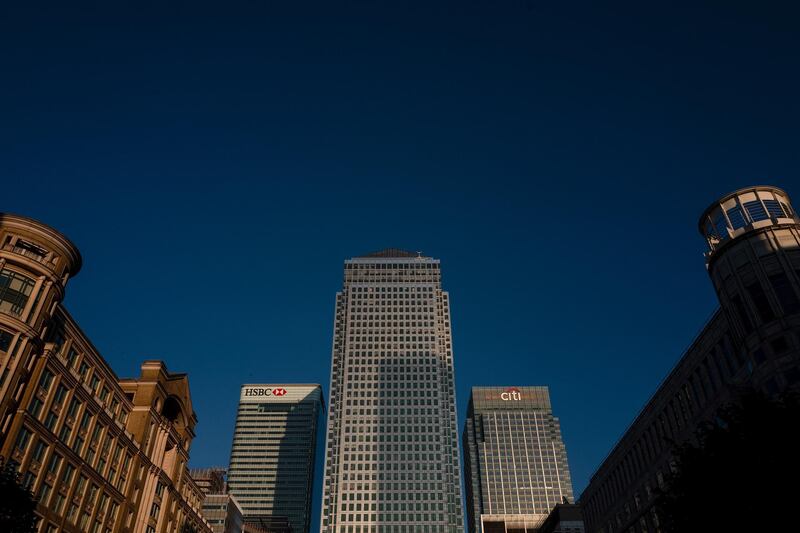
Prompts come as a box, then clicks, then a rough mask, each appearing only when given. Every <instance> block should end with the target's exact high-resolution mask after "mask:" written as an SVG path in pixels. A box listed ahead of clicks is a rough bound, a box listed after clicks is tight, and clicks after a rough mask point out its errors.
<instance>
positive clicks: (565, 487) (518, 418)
mask: <svg viewBox="0 0 800 533" xmlns="http://www.w3.org/2000/svg"><path fill="white" fill-rule="evenodd" d="M462 438H463V447H464V484H465V487H466V501H467V517H468V521H469V530H470V533H508V532H515V533H525V532H526V531H528V532H534V531H536V530H537V528H538V527H539V525H540V524H541V523H542V521H543V520H544V519H545V518H546V517H547V515H548V513H549V512H550V511H551V509H553V507H555V505H556V504H559V503H561V502H563V501H564V499H565V498H566V499H567V500H570V501H571V500H572V497H573V495H572V480H571V478H570V473H569V465H568V463H567V452H566V448H565V446H564V441H563V440H562V438H561V426H560V423H559V420H558V418H556V417H555V416H553V411H552V408H551V406H550V392H549V390H548V388H547V387H472V395H471V396H470V400H469V407H468V410H467V418H466V422H465V424H464V432H463V434H462Z"/></svg>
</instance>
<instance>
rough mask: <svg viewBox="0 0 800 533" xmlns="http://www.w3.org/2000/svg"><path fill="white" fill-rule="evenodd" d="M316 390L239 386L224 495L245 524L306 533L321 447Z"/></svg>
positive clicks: (319, 393) (309, 387)
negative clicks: (237, 507) (231, 500)
mask: <svg viewBox="0 0 800 533" xmlns="http://www.w3.org/2000/svg"><path fill="white" fill-rule="evenodd" d="M323 409H324V406H323V399H322V388H321V387H320V386H319V385H292V384H285V383H284V384H278V385H276V384H269V385H263V384H258V385H242V389H241V393H240V396H239V412H238V414H237V416H236V428H235V430H234V434H233V446H232V448H231V464H230V468H229V469H228V492H230V494H232V495H233V496H234V497H235V498H236V500H237V501H238V502H239V505H240V506H241V508H242V514H243V515H244V520H245V522H247V523H250V524H253V525H256V526H260V527H262V528H263V529H267V530H269V531H274V530H275V529H276V524H286V523H287V522H288V524H289V526H290V527H291V532H292V533H306V532H308V531H309V529H310V528H311V501H312V498H313V488H314V467H315V461H316V458H317V457H318V455H317V446H318V444H319V445H320V447H321V443H322V435H318V432H319V433H321V430H322V425H321V424H319V415H320V412H321V411H322V410H323Z"/></svg>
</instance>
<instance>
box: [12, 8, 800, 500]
mask: <svg viewBox="0 0 800 533" xmlns="http://www.w3.org/2000/svg"><path fill="white" fill-rule="evenodd" d="M163 3H164V2H160V1H146V2H121V1H114V2H99V1H98V2H93V3H91V4H86V5H84V6H82V7H78V6H77V5H75V4H71V3H58V4H60V5H50V6H44V5H42V4H40V3H38V2H14V3H12V2H4V3H3V4H2V6H0V46H1V48H0V49H1V50H2V54H1V55H0V78H1V79H2V82H1V83H0V191H2V192H0V210H4V211H9V212H15V213H20V214H23V215H27V216H31V217H34V218H37V219H40V220H42V221H44V222H46V223H48V224H50V225H52V226H54V227H56V228H58V229H59V230H61V231H63V232H64V233H65V234H67V235H68V236H69V237H70V238H72V239H73V240H74V241H75V243H77V245H78V246H79V248H80V250H81V252H82V253H83V256H84V265H85V266H84V269H83V271H82V272H81V273H80V274H79V275H78V276H77V277H76V278H75V279H74V280H73V281H71V282H70V284H69V288H68V291H67V298H66V301H65V303H66V306H67V308H68V309H69V310H70V311H71V312H72V314H73V315H74V316H75V317H76V318H77V320H78V322H79V323H80V324H81V325H82V327H83V328H84V330H85V331H86V333H87V334H88V335H89V336H90V338H91V339H92V340H93V341H94V342H95V344H96V345H97V346H98V348H99V349H100V350H101V351H102V353H103V354H104V356H105V357H106V359H108V361H109V362H110V363H111V365H112V366H113V368H114V369H115V370H116V371H117V372H118V374H120V375H121V376H129V375H133V374H136V373H137V371H138V365H139V363H140V361H142V360H143V359H145V358H153V357H157V358H163V359H164V360H166V361H167V364H168V366H169V368H170V369H171V370H174V371H185V372H188V373H189V375H190V382H191V386H192V391H193V399H194V406H195V408H196V410H197V413H198V416H199V419H200V421H199V425H198V427H197V439H196V440H195V443H194V445H193V448H192V464H193V465H195V466H205V465H225V464H226V463H227V460H228V455H229V451H230V442H231V433H232V428H233V422H234V416H235V410H236V401H237V391H238V387H239V385H240V384H241V383H242V382H257V381H265V382H283V381H286V382H293V381H296V382H319V383H322V384H323V385H324V387H325V389H326V391H327V386H328V379H329V364H330V350H331V336H332V325H333V307H334V295H335V292H336V291H337V289H339V287H340V286H341V278H342V262H343V260H344V259H345V258H347V257H351V256H354V255H359V254H362V253H364V252H368V251H372V250H376V249H380V248H384V247H401V248H407V249H409V250H421V251H423V252H425V253H426V254H429V255H433V256H435V257H438V258H441V260H442V263H443V273H444V285H445V288H446V289H447V290H449V291H450V293H451V299H452V314H453V330H454V341H455V357H456V379H457V384H458V391H459V398H458V402H459V415H460V417H461V418H462V420H463V416H464V412H465V405H466V400H467V396H468V391H469V388H470V387H471V386H472V385H490V384H517V385H548V386H550V388H551V394H552V398H553V405H554V409H555V411H556V413H557V415H559V416H560V417H561V422H562V428H563V433H564V438H565V440H566V445H567V451H568V455H569V461H570V464H571V469H572V473H573V476H574V482H575V489H576V493H580V491H581V490H582V489H583V488H584V487H585V485H586V483H587V481H588V478H589V477H590V475H591V474H592V472H593V471H594V469H595V468H596V466H597V465H598V464H599V462H600V461H601V459H602V458H603V457H604V456H605V454H606V453H607V452H608V451H609V449H610V447H611V446H612V444H613V443H614V442H615V441H616V440H617V438H618V437H619V436H620V434H621V433H622V431H623V430H624V428H625V427H626V426H627V425H628V423H629V422H630V421H631V420H632V419H633V417H634V415H635V414H636V413H637V411H638V410H639V409H640V408H641V407H642V405H643V403H644V402H645V400H646V399H647V398H648V397H649V395H650V394H651V393H652V392H653V391H654V390H655V388H656V386H657V384H658V383H659V381H660V380H661V379H662V378H663V377H664V376H665V375H666V373H667V372H668V370H669V369H670V368H671V367H672V366H673V364H674V363H675V362H676V361H677V359H678V357H679V356H680V354H681V352H682V351H683V350H684V348H685V347H686V346H687V345H688V344H689V343H690V341H691V340H692V338H693V336H694V335H695V333H696V332H697V331H698V330H699V329H700V328H701V326H702V325H703V323H704V321H705V319H706V318H707V317H708V316H709V315H710V313H711V312H712V311H713V310H714V308H715V307H716V305H717V303H716V298H715V295H714V292H713V290H712V287H711V284H710V282H709V281H708V279H707V276H706V273H705V270H704V265H703V257H702V252H703V250H704V243H703V241H702V239H701V238H700V237H699V235H698V234H697V230H696V221H697V218H698V216H699V214H700V213H701V211H702V210H703V209H704V208H705V207H706V205H707V204H708V203H710V202H711V201H713V200H714V199H715V197H717V196H719V195H721V194H724V193H726V192H728V191H730V190H732V189H736V188H738V187H741V186H746V185H749V184H756V183H770V184H775V185H778V186H782V187H784V188H786V189H787V190H788V191H789V192H790V194H791V193H794V194H795V195H796V196H798V197H800V179H799V177H800V150H798V145H799V142H800V135H798V124H800V120H799V119H800V105H799V104H798V102H800V99H798V94H800V74H798V73H800V68H798V67H799V65H798V57H800V46H799V43H798V41H799V39H800V38H799V37H798V35H800V34H798V32H797V28H796V21H797V14H798V13H793V12H791V11H789V9H790V6H789V3H788V2H787V3H785V4H783V6H780V5H778V4H770V3H764V2H759V3H757V4H756V3H747V5H745V3H742V6H733V7H731V6H726V4H727V3H724V2H719V3H716V4H717V6H716V7H711V5H710V4H705V3H704V2H697V1H695V2H691V3H689V4H687V7H675V6H672V7H668V6H667V4H659V5H657V6H656V5H652V3H651V2H644V3H642V2H635V3H630V4H627V5H622V4H617V5H616V6H615V7H613V8H610V7H605V8H603V9H601V8H600V7H598V6H596V5H595V6H593V5H590V4H589V3H581V2H555V3H553V2H539V1H532V0H530V1H523V0H517V1H507V2H501V1H488V0H486V1H469V0H461V1H458V2H430V1H424V2H371V1H366V0H362V1H349V2H338V1H331V0H329V1H326V2H319V3H310V2H305V1H292V2H267V1H250V2H214V3H212V4H211V5H204V4H203V3H202V2H201V3H198V2H188V1H186V2H176V3H171V4H170V6H169V7H167V6H163V5H162V4H163ZM12 4H25V5H26V7H24V8H18V7H15V6H13V5H12ZM553 4H557V5H553ZM643 4H644V5H643ZM18 9H24V10H25V11H18Z"/></svg>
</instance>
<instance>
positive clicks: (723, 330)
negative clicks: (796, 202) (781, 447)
mask: <svg viewBox="0 0 800 533" xmlns="http://www.w3.org/2000/svg"><path fill="white" fill-rule="evenodd" d="M699 229H700V233H701V234H702V235H703V237H704V239H705V241H706V243H707V244H708V250H707V251H706V254H705V256H706V267H707V269H708V274H709V276H710V277H711V280H712V282H713V284H714V289H715V290H716V293H717V297H718V298H719V303H720V308H719V309H718V310H717V312H716V313H714V315H713V316H712V317H711V319H710V320H709V321H708V323H707V324H706V325H705V327H704V328H703V330H702V331H701V332H700V334H699V335H698V336H697V338H696V339H695V340H694V342H692V344H691V345H690V346H689V348H688V349H687V350H686V352H685V353H684V354H683V356H682V357H681V358H680V360H679V361H678V363H677V365H676V366H675V368H674V369H673V370H672V372H670V374H669V375H668V376H667V377H666V378H665V379H664V381H663V382H662V383H661V385H660V386H659V388H658V390H657V391H656V392H655V394H654V395H653V396H652V398H650V400H649V401H648V402H647V404H646V405H645V406H644V408H643V409H642V411H641V412H640V413H639V415H638V416H637V417H636V419H635V420H634V421H633V423H632V424H631V425H630V426H629V427H628V429H627V431H626V432H625V434H624V435H623V436H622V438H621V439H620V440H619V442H618V443H617V444H616V446H615V447H614V448H613V449H612V450H611V452H610V453H609V454H608V456H607V457H606V459H605V461H604V462H603V464H601V465H600V467H599V468H598V469H597V472H595V474H594V475H593V476H592V479H591V481H590V482H589V486H588V487H587V488H586V490H585V491H584V492H583V494H581V498H580V503H581V504H582V506H583V510H584V517H585V520H586V530H587V531H589V532H602V533H616V532H620V531H625V532H627V531H637V532H639V531H658V530H659V517H658V512H657V510H656V509H655V507H654V505H653V503H654V494H655V492H656V489H657V488H659V487H661V486H663V484H664V476H665V474H667V473H668V472H669V467H670V459H671V453H672V448H673V444H674V443H680V442H683V441H685V440H686V439H687V438H689V437H690V436H691V435H692V434H693V433H694V432H695V430H696V429H697V428H698V426H699V425H700V424H702V423H704V422H706V421H708V420H709V419H711V418H712V417H713V416H714V413H715V412H716V411H717V410H718V409H719V407H720V406H721V405H723V404H725V403H726V402H727V401H728V400H729V399H731V396H732V393H733V392H734V391H735V390H736V388H737V387H741V386H750V387H755V388H756V389H759V390H761V391H763V392H766V393H768V394H775V393H780V392H782V391H786V390H790V389H797V388H800V217H798V215H797V213H796V212H795V211H794V210H793V209H792V207H791V203H790V201H789V197H788V195H787V194H786V193H785V192H784V191H782V190H781V189H778V188H775V187H764V186H761V187H750V188H747V189H741V190H738V191H735V192H733V193H731V194H728V195H726V196H724V197H723V198H722V199H720V200H719V201H717V202H714V203H713V204H712V205H711V206H710V207H708V209H706V211H705V212H704V213H703V215H702V216H701V217H700V224H699Z"/></svg>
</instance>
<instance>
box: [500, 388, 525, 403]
mask: <svg viewBox="0 0 800 533" xmlns="http://www.w3.org/2000/svg"><path fill="white" fill-rule="evenodd" d="M500 399H501V400H503V401H505V402H508V401H519V400H521V399H522V393H521V392H520V391H519V389H518V388H516V387H511V388H510V389H506V390H504V391H503V392H501V393H500Z"/></svg>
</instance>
